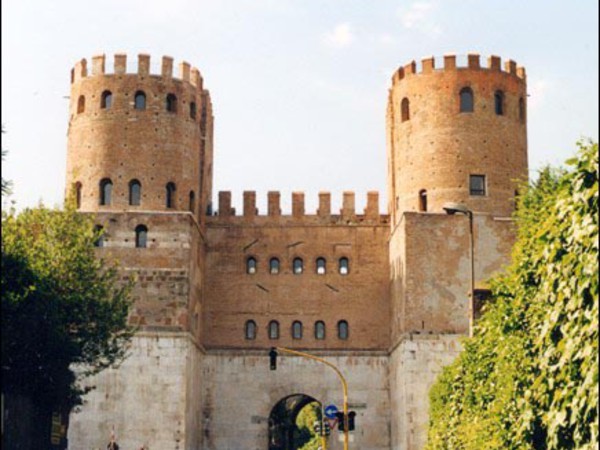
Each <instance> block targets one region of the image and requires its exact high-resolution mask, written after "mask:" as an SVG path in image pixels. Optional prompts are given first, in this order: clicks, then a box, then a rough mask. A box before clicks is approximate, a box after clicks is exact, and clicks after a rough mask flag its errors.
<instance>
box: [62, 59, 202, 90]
mask: <svg viewBox="0 0 600 450" xmlns="http://www.w3.org/2000/svg"><path fill="white" fill-rule="evenodd" d="M127 74H129V75H138V76H142V77H144V76H158V77H161V78H164V79H165V80H173V79H174V80H180V81H182V82H184V83H190V84H191V85H192V86H194V87H195V88H196V89H198V90H202V89H203V84H204V81H203V79H202V75H201V74H200V71H199V70H198V69H197V68H195V67H192V66H190V64H189V63H188V62H186V61H182V62H181V63H179V67H178V77H174V76H173V58H172V57H170V56H163V57H162V60H161V70H160V73H158V74H153V73H151V71H150V55H147V54H145V53H140V54H139V55H138V59H137V72H136V73H128V72H127V55H126V54H124V53H117V54H115V55H114V58H113V71H112V72H108V71H107V70H106V55H104V54H102V55H95V56H92V60H91V68H88V61H87V60H86V59H85V58H84V59H82V60H80V61H78V62H77V63H76V64H75V66H74V67H73V68H72V69H71V83H77V82H78V81H80V80H82V79H84V78H88V77H94V76H102V75H127Z"/></svg>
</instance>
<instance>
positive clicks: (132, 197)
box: [129, 180, 142, 206]
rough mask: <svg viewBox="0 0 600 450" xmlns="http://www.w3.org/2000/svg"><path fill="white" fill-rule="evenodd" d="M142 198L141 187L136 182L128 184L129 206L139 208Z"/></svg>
mask: <svg viewBox="0 0 600 450" xmlns="http://www.w3.org/2000/svg"><path fill="white" fill-rule="evenodd" d="M141 197H142V185H141V183H140V182H139V181H138V180H131V181H130V182H129V204H130V205H132V206H139V205H140V202H141Z"/></svg>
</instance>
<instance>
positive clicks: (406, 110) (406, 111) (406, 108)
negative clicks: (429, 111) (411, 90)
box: [400, 97, 410, 122]
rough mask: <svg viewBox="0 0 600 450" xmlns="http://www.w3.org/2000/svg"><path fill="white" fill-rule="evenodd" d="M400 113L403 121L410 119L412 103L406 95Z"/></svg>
mask: <svg viewBox="0 0 600 450" xmlns="http://www.w3.org/2000/svg"><path fill="white" fill-rule="evenodd" d="M400 115H401V118H402V122H406V121H407V120H409V119H410V104H409V102H408V99H407V98H406V97H404V98H403V99H402V103H400Z"/></svg>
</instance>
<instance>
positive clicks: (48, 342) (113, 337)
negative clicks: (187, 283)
mask: <svg viewBox="0 0 600 450" xmlns="http://www.w3.org/2000/svg"><path fill="white" fill-rule="evenodd" d="M97 239H98V231H96V230H95V229H94V222H93V219H92V218H91V217H90V216H88V215H84V214H80V213H78V212H77V211H75V209H74V208H72V207H67V208H66V209H65V210H51V209H47V208H44V207H39V208H35V209H28V210H25V211H23V212H21V213H20V214H16V213H14V212H11V213H9V214H4V215H3V217H2V274H1V287H2V318H1V324H2V327H1V329H2V331H1V332H2V384H3V386H2V388H3V392H10V393H15V394H19V395H23V396H26V397H28V398H31V399H33V401H34V402H35V404H36V408H38V409H40V410H42V411H46V412H49V411H51V410H59V409H60V410H62V411H65V410H66V411H68V410H70V409H71V407H73V406H74V405H77V404H79V403H81V400H82V395H83V394H84V392H85V391H84V390H83V389H82V388H80V383H79V382H80V381H81V379H82V378H83V377H86V376H88V375H91V374H95V373H98V372H99V371H101V370H103V369H105V368H107V367H109V366H111V365H114V364H116V363H117V362H119V361H120V360H122V359H123V357H124V356H125V352H126V348H127V343H128V341H129V340H130V338H131V336H132V333H133V330H132V329H131V328H130V327H129V326H128V325H127V315H128V310H129V307H130V304H131V299H130V296H129V292H130V287H131V286H130V282H128V281H123V280H121V279H120V277H119V276H118V274H117V271H116V269H115V268H114V267H112V266H108V265H107V264H105V262H104V261H103V260H102V259H99V258H97V257H96V255H95V253H94V242H95V241H96V240H97Z"/></svg>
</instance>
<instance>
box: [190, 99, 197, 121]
mask: <svg viewBox="0 0 600 450" xmlns="http://www.w3.org/2000/svg"><path fill="white" fill-rule="evenodd" d="M190 118H192V119H196V103H195V102H191V103H190Z"/></svg>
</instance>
